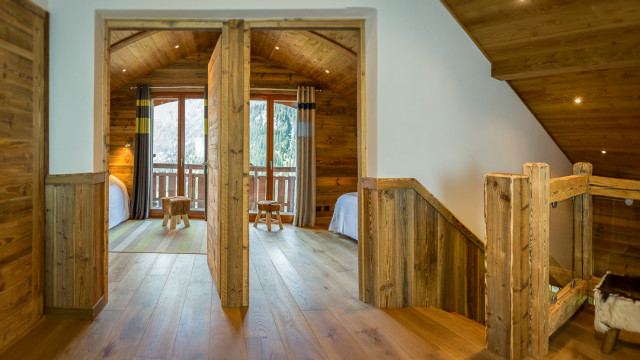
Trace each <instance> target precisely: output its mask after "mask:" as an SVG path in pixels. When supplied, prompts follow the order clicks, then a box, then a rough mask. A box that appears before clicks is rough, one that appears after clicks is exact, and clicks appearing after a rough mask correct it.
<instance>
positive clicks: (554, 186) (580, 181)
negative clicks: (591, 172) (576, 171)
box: [549, 175, 589, 203]
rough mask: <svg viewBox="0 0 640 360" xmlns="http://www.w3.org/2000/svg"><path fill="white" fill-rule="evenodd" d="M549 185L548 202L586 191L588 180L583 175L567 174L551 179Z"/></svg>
mask: <svg viewBox="0 0 640 360" xmlns="http://www.w3.org/2000/svg"><path fill="white" fill-rule="evenodd" d="M549 185H550V191H549V193H550V197H549V202H550V203H553V202H557V201H562V200H566V199H569V198H571V197H574V196H577V195H582V194H584V193H586V192H587V191H588V188H589V186H588V185H589V181H588V177H587V176H585V175H569V176H563V177H559V178H555V179H551V180H550V181H549Z"/></svg>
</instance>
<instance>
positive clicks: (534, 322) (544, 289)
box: [522, 163, 586, 359]
mask: <svg viewBox="0 0 640 360" xmlns="http://www.w3.org/2000/svg"><path fill="white" fill-rule="evenodd" d="M522 174H523V175H526V176H527V177H529V181H530V184H531V195H530V196H531V197H530V199H529V206H530V213H531V219H530V221H531V233H530V245H529V246H530V251H531V292H530V296H529V302H530V307H531V313H530V321H531V342H530V347H529V354H530V355H531V356H533V357H535V358H538V359H539V358H541V357H543V356H544V355H546V354H547V353H548V352H549V335H550V333H549V305H548V304H549V302H548V297H549V257H550V255H549V212H550V210H549V201H550V197H551V193H553V190H552V189H553V185H552V184H553V183H550V182H549V178H550V175H549V174H550V172H549V165H547V164H544V163H526V164H524V165H523V166H522ZM585 182H586V179H585Z"/></svg>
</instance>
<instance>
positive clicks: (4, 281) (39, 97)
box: [0, 1, 47, 353]
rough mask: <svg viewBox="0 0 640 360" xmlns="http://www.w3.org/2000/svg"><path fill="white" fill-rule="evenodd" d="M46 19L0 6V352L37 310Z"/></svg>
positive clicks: (15, 5)
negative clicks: (0, 91) (0, 44)
mask: <svg viewBox="0 0 640 360" xmlns="http://www.w3.org/2000/svg"><path fill="white" fill-rule="evenodd" d="M26 7H28V8H26ZM45 17H46V13H45V12H44V11H41V10H40V9H39V8H37V9H36V7H35V6H34V5H32V4H25V5H23V4H20V3H19V2H17V1H3V2H2V6H1V7H0V27H1V28H2V29H3V30H2V31H1V32H2V33H3V35H1V36H0V37H1V38H2V41H3V42H4V43H5V45H4V46H0V64H2V72H3V74H4V76H0V89H2V95H1V97H2V99H3V101H2V103H1V104H0V159H2V166H1V167H0V304H2V306H1V308H2V311H1V313H2V316H0V353H1V352H2V351H3V350H4V348H5V347H6V346H7V344H9V343H11V342H12V341H13V340H15V339H16V338H18V337H20V336H21V335H22V334H24V333H25V332H26V331H27V330H29V328H30V327H31V326H33V325H34V324H35V323H36V322H38V321H39V320H40V319H41V318H42V315H43V311H44V302H43V301H44V298H43V294H44V270H43V269H44V253H43V252H44V201H45V199H44V167H45V163H44V132H43V129H44V123H45V118H44V114H45V104H46V94H45V71H46V70H45V69H46V66H45V41H44V39H45V33H46V31H47V29H46V25H45V24H46V23H45ZM7 34H9V35H8V36H7Z"/></svg>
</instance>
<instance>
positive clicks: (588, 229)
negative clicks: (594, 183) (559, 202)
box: [573, 162, 593, 279]
mask: <svg viewBox="0 0 640 360" xmlns="http://www.w3.org/2000/svg"><path fill="white" fill-rule="evenodd" d="M592 173H593V165H591V164H590V163H585V162H579V163H576V164H574V165H573V174H574V175H585V176H587V177H588V178H589V177H591V174H592ZM592 224H593V213H592V199H591V194H590V193H589V192H587V193H584V194H582V195H578V196H576V197H574V199H573V277H574V278H578V279H589V278H590V277H591V275H593V266H592V264H593V260H592V259H593V254H592V252H591V247H592V239H591V236H592Z"/></svg>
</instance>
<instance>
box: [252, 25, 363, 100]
mask: <svg viewBox="0 0 640 360" xmlns="http://www.w3.org/2000/svg"><path fill="white" fill-rule="evenodd" d="M357 47H358V32H357V31H350V30H335V31H302V30H296V31H288V30H285V31H279V30H269V31H253V32H252V33H251V55H252V56H259V57H262V58H265V59H267V60H268V61H270V62H272V63H274V64H276V65H279V66H282V67H285V68H287V69H290V70H292V71H293V72H295V73H297V74H300V75H302V76H304V77H307V78H310V79H312V80H314V81H315V82H316V86H318V87H320V88H327V89H330V90H332V91H334V92H336V93H338V94H340V95H343V96H345V97H347V98H348V99H349V100H351V101H353V102H354V103H355V101H356V98H357V78H356V73H357V64H358V62H357V58H358V56H357V52H356V50H357Z"/></svg>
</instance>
